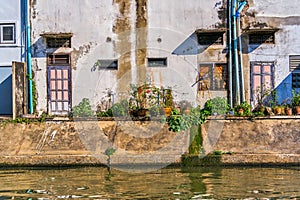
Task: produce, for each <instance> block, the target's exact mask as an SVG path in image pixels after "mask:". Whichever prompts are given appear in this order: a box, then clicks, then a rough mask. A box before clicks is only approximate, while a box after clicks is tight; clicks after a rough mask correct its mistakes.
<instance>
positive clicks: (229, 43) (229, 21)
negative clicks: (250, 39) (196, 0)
mask: <svg viewBox="0 0 300 200" xmlns="http://www.w3.org/2000/svg"><path fill="white" fill-rule="evenodd" d="M231 13H232V0H228V54H229V55H228V66H229V71H228V72H229V73H228V74H229V104H230V107H231V108H233V95H232V91H233V87H232V76H233V74H232V25H231V24H232V14H231Z"/></svg>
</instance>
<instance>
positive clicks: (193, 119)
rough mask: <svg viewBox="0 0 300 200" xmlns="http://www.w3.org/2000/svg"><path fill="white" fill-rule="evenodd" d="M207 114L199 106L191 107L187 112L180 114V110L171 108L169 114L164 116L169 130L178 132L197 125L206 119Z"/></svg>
mask: <svg viewBox="0 0 300 200" xmlns="http://www.w3.org/2000/svg"><path fill="white" fill-rule="evenodd" d="M206 117H207V114H206V113H205V112H204V110H203V109H201V108H200V106H197V107H195V108H192V109H191V112H190V113H189V114H183V115H181V113H180V111H178V110H176V109H173V110H172V112H171V115H170V116H168V117H167V118H166V122H167V124H168V125H169V130H170V131H173V132H180V131H185V130H188V129H190V128H191V127H192V126H198V125H200V124H203V123H204V122H205V121H206Z"/></svg>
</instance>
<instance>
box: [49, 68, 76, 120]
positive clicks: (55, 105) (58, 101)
mask: <svg viewBox="0 0 300 200" xmlns="http://www.w3.org/2000/svg"><path fill="white" fill-rule="evenodd" d="M48 109H49V111H50V114H52V115H66V114H68V113H69V111H70V110H71V72H70V66H48Z"/></svg>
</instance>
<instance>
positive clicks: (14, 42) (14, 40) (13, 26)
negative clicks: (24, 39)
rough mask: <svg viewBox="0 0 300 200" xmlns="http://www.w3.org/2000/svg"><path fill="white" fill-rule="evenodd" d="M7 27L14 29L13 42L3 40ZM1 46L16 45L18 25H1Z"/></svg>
mask: <svg viewBox="0 0 300 200" xmlns="http://www.w3.org/2000/svg"><path fill="white" fill-rule="evenodd" d="M5 27H12V31H13V33H12V38H13V39H12V40H4V39H3V36H4V31H3V28H5ZM0 44H16V23H0Z"/></svg>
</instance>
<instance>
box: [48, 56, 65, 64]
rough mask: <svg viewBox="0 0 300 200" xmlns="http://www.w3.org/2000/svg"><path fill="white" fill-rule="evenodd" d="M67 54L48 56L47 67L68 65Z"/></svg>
mask: <svg viewBox="0 0 300 200" xmlns="http://www.w3.org/2000/svg"><path fill="white" fill-rule="evenodd" d="M69 64H70V55H69V54H51V55H48V65H69Z"/></svg>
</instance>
